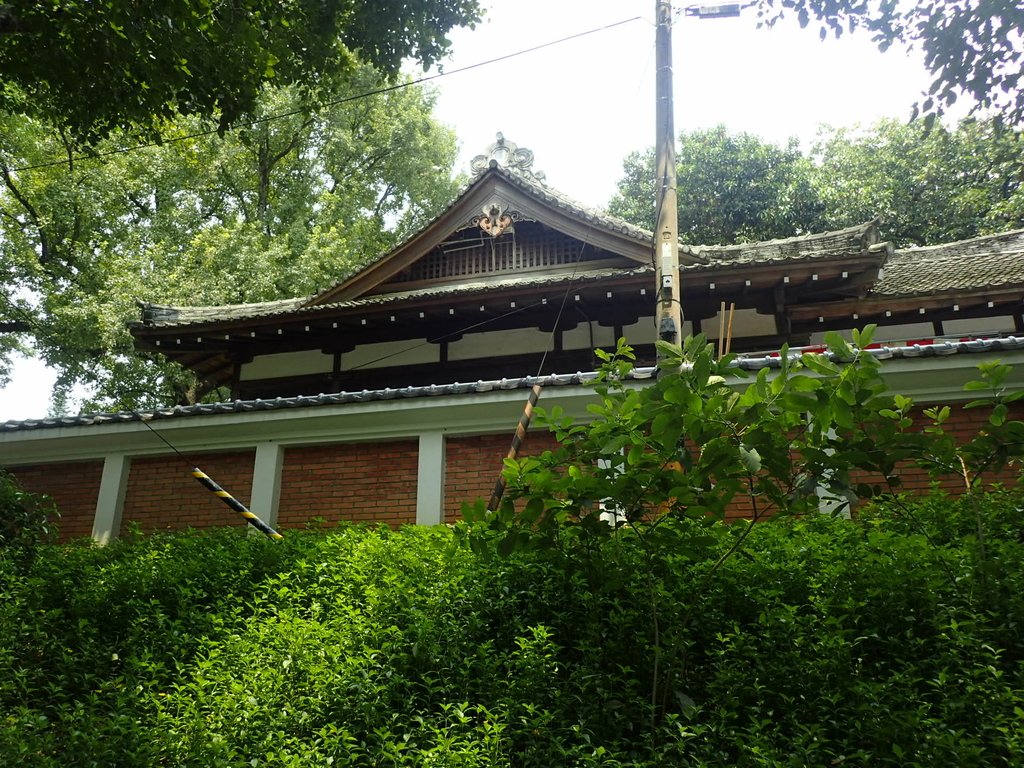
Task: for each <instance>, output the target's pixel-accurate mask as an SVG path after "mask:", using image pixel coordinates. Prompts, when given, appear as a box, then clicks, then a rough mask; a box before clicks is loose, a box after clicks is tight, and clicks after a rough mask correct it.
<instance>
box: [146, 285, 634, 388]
mask: <svg viewBox="0 0 1024 768" xmlns="http://www.w3.org/2000/svg"><path fill="white" fill-rule="evenodd" d="M567 291H568V293H567ZM609 294H611V296H609ZM563 300H565V301H566V305H567V308H568V312H567V313H565V315H564V317H563V319H562V320H561V321H560V327H562V328H563V329H565V328H571V327H574V326H575V325H576V324H577V322H579V320H580V319H581V315H579V313H578V312H577V310H584V309H585V310H586V311H587V312H588V316H590V315H594V317H593V319H595V320H600V321H606V320H610V322H609V323H608V324H612V323H614V322H615V318H616V317H618V318H622V322H623V323H627V324H628V322H632V321H635V318H636V317H638V316H643V315H644V314H651V313H653V302H654V298H653V281H652V279H651V276H650V275H648V274H646V273H641V274H630V273H624V274H623V275H622V276H621V277H612V278H607V279H603V280H600V281H591V282H587V283H584V284H581V285H577V286H567V285H566V284H564V283H552V284H551V285H550V286H546V287H543V288H538V287H537V286H535V285H526V286H523V287H513V288H502V289H500V290H495V291H493V292H490V293H483V294H479V293H473V294H454V295H452V296H446V297H441V298H438V297H435V296H423V297H415V298H412V299H409V300H405V301H401V302H394V303H387V304H367V305H349V306H340V307H330V308H321V307H309V308H307V309H305V310H302V311H298V312H291V313H288V314H285V315H280V316H266V317H258V318H251V319H247V320H225V321H219V322H209V323H201V324H200V323H196V324H191V325H188V326H185V327H182V326H164V327H153V328H141V327H138V326H137V327H136V328H135V329H133V330H134V333H135V336H136V347H137V348H138V349H139V350H140V351H147V352H158V353H161V354H164V355H165V356H167V357H170V358H172V359H174V360H177V361H179V362H180V363H182V364H183V365H186V366H188V367H190V368H194V367H195V366H197V365H201V366H202V367H203V368H205V369H208V372H209V374H214V373H215V372H219V371H220V369H221V368H224V367H233V366H234V365H235V364H236V363H239V362H247V361H248V360H250V359H252V357H253V356H254V355H255V354H257V353H258V354H273V353H275V352H287V351H301V350H311V349H322V350H324V351H325V352H339V351H347V350H348V349H351V348H353V347H354V346H355V344H356V340H357V339H358V342H359V343H364V344H365V343H373V342H379V341H398V340H405V339H415V338H428V339H431V340H433V341H438V342H440V341H442V340H445V341H453V340H455V339H456V338H458V337H460V336H461V335H462V333H464V332H470V331H471V330H472V326H474V325H476V324H482V323H484V322H485V321H486V324H487V328H486V329H487V330H503V329H508V328H519V327H550V326H551V325H552V324H553V322H554V317H555V315H557V313H558V309H559V307H560V306H561V303H562V301H563ZM609 302H610V303H609ZM609 308H610V309H611V311H609ZM598 313H600V315H601V316H600V317H597V316H596V315H597V314H598ZM197 372H199V371H197ZM204 375H208V374H205V373H204ZM217 375H218V376H229V374H228V373H222V372H220V373H217Z"/></svg>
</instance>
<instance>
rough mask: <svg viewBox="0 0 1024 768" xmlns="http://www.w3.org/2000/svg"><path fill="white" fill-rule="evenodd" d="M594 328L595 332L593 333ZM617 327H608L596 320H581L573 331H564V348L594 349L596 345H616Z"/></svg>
mask: <svg viewBox="0 0 1024 768" xmlns="http://www.w3.org/2000/svg"><path fill="white" fill-rule="evenodd" d="M591 330H593V334H591ZM616 341H618V339H616V338H615V329H614V328H606V327H604V326H601V325H598V324H597V323H596V322H594V323H588V322H586V321H581V322H580V324H579V325H577V326H576V327H575V328H573V329H572V330H571V331H565V332H563V333H562V349H594V348H595V347H614V346H615V342H616Z"/></svg>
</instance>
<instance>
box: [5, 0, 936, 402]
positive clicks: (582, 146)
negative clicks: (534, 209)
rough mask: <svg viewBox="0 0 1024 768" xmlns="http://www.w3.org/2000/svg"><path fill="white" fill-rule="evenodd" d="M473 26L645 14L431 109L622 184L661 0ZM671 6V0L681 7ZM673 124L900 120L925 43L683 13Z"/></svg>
mask: <svg viewBox="0 0 1024 768" xmlns="http://www.w3.org/2000/svg"><path fill="white" fill-rule="evenodd" d="M488 5H489V8H490V10H489V12H488V14H487V18H486V20H485V21H484V23H483V24H481V25H479V26H478V27H477V29H476V30H472V31H470V30H457V31H455V32H453V33H452V34H451V39H452V44H453V50H454V53H453V56H452V58H451V60H450V61H449V62H448V63H447V64H446V65H445V68H446V69H447V70H449V71H450V70H453V69H457V68H459V67H465V66H469V65H472V64H477V63H479V62H483V61H486V60H488V59H492V58H495V57H498V56H502V55H506V54H510V53H515V52H517V51H521V50H524V49H527V48H530V47H533V46H536V45H540V44H542V43H547V42H550V41H553V40H557V39H560V38H563V37H566V36H569V35H573V34H576V33H579V32H583V31H585V30H588V29H593V28H597V27H602V26H605V25H608V24H613V23H614V22H618V21H622V20H625V19H629V18H632V17H634V16H640V17H641V19H640V20H636V21H632V22H630V23H627V24H623V25H620V26H616V27H614V28H612V29H608V30H605V31H602V32H597V33H594V34H592V35H587V36H585V37H583V38H579V39H576V40H572V41H569V42H566V43H562V44H560V45H556V46H552V47H550V48H547V49H544V50H542V51H537V52H534V53H529V54H525V55H523V56H518V57H515V58H512V59H509V60H507V61H503V62H500V63H497V64H492V65H488V66H484V67H479V68H476V69H472V70H470V71H467V72H462V73H457V74H452V75H450V76H447V77H443V78H440V79H438V80H436V81H434V82H435V84H436V86H437V87H438V88H439V90H440V98H439V102H438V109H437V116H438V117H439V118H440V119H441V120H443V121H444V122H446V123H449V124H450V125H452V126H453V127H454V128H455V130H456V132H457V134H458V137H459V141H460V146H461V154H460V160H459V166H460V169H461V170H467V169H468V164H469V160H470V158H472V157H473V156H474V155H477V154H480V153H481V152H483V151H484V149H485V148H486V147H487V146H488V145H489V144H491V143H492V142H493V141H494V135H495V133H496V132H497V131H501V132H503V133H504V134H505V137H506V138H507V139H508V140H510V141H513V142H515V143H517V144H518V145H519V146H521V147H526V148H529V149H531V150H533V152H534V154H535V158H536V159H535V162H534V169H535V170H542V171H544V172H545V173H546V174H547V182H548V184H550V185H551V186H552V187H554V188H556V189H558V190H560V191H562V192H564V193H566V194H568V195H570V196H572V197H575V198H576V199H578V200H580V201H581V202H584V203H587V204H589V205H593V206H603V205H604V204H605V203H607V201H608V199H609V198H610V197H611V196H612V194H613V193H614V191H615V185H616V182H617V181H618V179H619V177H620V176H621V172H622V160H623V158H624V157H625V156H626V155H627V154H629V153H630V152H632V151H634V150H637V149H643V148H645V147H648V146H651V145H653V143H654V32H655V29H654V24H653V18H654V8H655V0H490V2H489V3H488ZM682 7H683V6H682V5H681V4H677V5H676V10H679V9H681V8H682ZM673 48H674V51H673V56H674V62H673V64H674V67H673V69H674V81H675V100H676V104H675V109H676V131H677V133H678V132H679V131H683V130H686V131H690V130H694V129H697V128H705V127H710V126H714V125H717V124H718V123H724V124H725V125H726V126H727V127H728V128H729V130H731V131H734V132H735V131H748V132H750V133H755V134H758V135H760V136H762V137H763V138H766V139H769V140H771V141H775V142H779V143H781V142H784V141H786V140H787V139H788V138H789V137H790V136H796V137H798V138H800V139H801V140H802V141H804V142H805V144H806V143H808V142H810V141H811V140H813V138H814V136H815V134H816V132H817V127H818V126H819V125H820V124H822V123H827V124H831V125H835V126H848V125H852V124H854V123H858V122H859V123H863V124H868V123H871V122H874V121H875V120H877V119H879V118H881V117H896V118H900V119H906V118H907V117H908V116H909V114H910V107H911V105H912V104H913V102H914V101H915V100H916V99H917V98H918V96H919V95H920V93H921V92H922V91H923V90H924V89H925V88H926V87H927V86H928V84H929V83H930V77H929V75H928V73H927V72H926V71H925V70H924V67H923V66H922V64H921V62H920V57H919V55H917V54H915V53H908V52H907V51H904V50H897V49H895V48H894V49H892V50H890V51H889V52H888V53H886V54H882V53H880V52H879V51H878V49H877V47H875V45H874V44H873V43H872V42H871V40H870V39H869V37H868V36H866V35H864V34H857V35H853V36H844V37H843V38H841V39H839V40H836V39H834V38H831V37H830V38H828V39H827V40H825V41H820V40H819V37H818V33H817V29H816V28H814V29H812V28H807V29H800V28H799V26H798V25H797V24H796V23H795V21H794V22H791V23H784V24H781V25H779V26H777V27H776V28H774V29H770V30H768V29H758V28H757V20H756V14H755V12H754V9H748V10H747V11H746V15H745V16H743V17H741V18H738V19H735V18H734V19H707V20H700V19H695V18H690V17H685V16H680V17H679V19H678V21H677V23H676V26H675V28H674V30H673ZM53 379H54V376H53V374H52V373H50V372H49V371H47V370H46V368H45V367H44V366H43V365H42V364H41V363H39V362H38V361H34V360H29V361H21V362H19V363H18V364H17V365H16V366H15V369H14V374H13V378H12V382H11V384H10V385H9V386H7V387H6V388H5V389H2V390H0V422H2V421H5V420H7V419H29V418H39V417H42V416H44V415H46V413H47V411H48V407H49V406H48V403H49V395H50V389H51V388H52V386H53Z"/></svg>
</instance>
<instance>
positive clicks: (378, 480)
mask: <svg viewBox="0 0 1024 768" xmlns="http://www.w3.org/2000/svg"><path fill="white" fill-rule="evenodd" d="M418 449H419V442H418V441H417V440H394V441H390V442H381V443H342V444H332V445H315V446H305V447H298V448H288V449H286V450H285V452H284V469H283V471H282V477H281V503H280V506H279V507H278V516H277V520H278V527H279V528H280V529H281V530H282V532H283V531H284V530H285V529H287V528H289V527H305V525H306V524H307V523H309V522H310V521H311V520H314V519H316V518H323V519H324V520H325V521H326V522H329V523H334V522H339V521H342V520H348V521H353V522H381V523H387V524H388V525H392V526H395V525H403V524H405V523H415V522H416V475H417V455H418Z"/></svg>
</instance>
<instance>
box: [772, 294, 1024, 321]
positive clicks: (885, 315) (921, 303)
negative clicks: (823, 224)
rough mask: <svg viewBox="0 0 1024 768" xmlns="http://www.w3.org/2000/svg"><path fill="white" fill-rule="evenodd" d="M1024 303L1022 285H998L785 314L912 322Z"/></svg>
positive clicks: (805, 306) (798, 308)
mask: <svg viewBox="0 0 1024 768" xmlns="http://www.w3.org/2000/svg"><path fill="white" fill-rule="evenodd" d="M1022 302H1024V285H1015V286H999V287H997V288H988V289H981V290H974V291H942V292H934V293H927V294H917V295H907V296H892V295H876V296H866V297H863V298H854V299H846V300H842V301H831V302H806V303H800V304H793V305H790V306H789V307H788V308H787V310H786V314H787V316H788V317H789V318H790V319H791V320H792V321H793V322H794V323H814V322H819V323H820V322H834V321H841V322H844V323H847V324H850V322H851V320H852V321H857V322H861V323H864V322H872V321H875V320H880V321H882V322H889V323H893V322H899V321H903V322H914V321H915V320H922V321H923V320H931V319H933V318H938V319H942V318H946V319H948V318H954V317H971V316H978V315H991V314H993V312H994V311H997V312H996V313H998V310H1000V308H1001V309H1002V311H1003V312H1004V313H1005V314H1007V315H1014V314H1019V313H1020V312H1021V310H1022Z"/></svg>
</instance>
